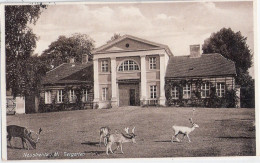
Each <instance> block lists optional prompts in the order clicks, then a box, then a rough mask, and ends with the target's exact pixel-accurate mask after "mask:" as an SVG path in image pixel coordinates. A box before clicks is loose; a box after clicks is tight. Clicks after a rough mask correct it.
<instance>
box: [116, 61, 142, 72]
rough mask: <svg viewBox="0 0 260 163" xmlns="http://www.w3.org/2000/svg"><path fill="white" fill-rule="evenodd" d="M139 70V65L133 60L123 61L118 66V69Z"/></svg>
mask: <svg viewBox="0 0 260 163" xmlns="http://www.w3.org/2000/svg"><path fill="white" fill-rule="evenodd" d="M134 70H139V66H138V64H137V63H136V62H135V61H132V60H127V61H124V62H123V63H122V64H121V65H120V66H119V68H118V71H134Z"/></svg>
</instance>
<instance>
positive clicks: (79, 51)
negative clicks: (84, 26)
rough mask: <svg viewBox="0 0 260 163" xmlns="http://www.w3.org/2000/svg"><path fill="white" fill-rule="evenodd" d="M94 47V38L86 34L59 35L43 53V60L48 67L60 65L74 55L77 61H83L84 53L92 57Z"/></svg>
mask: <svg viewBox="0 0 260 163" xmlns="http://www.w3.org/2000/svg"><path fill="white" fill-rule="evenodd" d="M93 49H94V40H93V39H91V38H90V37H89V36H88V35H86V34H79V33H76V34H73V35H72V36H71V37H66V36H59V38H58V39H57V40H56V41H54V42H52V43H51V44H50V45H49V48H48V49H46V50H44V52H43V53H42V55H41V60H42V61H44V62H45V63H46V64H48V67H49V68H51V66H54V67H56V66H59V65H60V64H62V63H65V62H67V61H68V59H69V58H71V57H74V59H75V62H81V61H82V56H83V54H87V55H88V56H89V59H90V60H91V59H92V55H91V51H92V50H93Z"/></svg>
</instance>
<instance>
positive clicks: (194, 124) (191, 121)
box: [189, 118, 199, 128]
mask: <svg viewBox="0 0 260 163" xmlns="http://www.w3.org/2000/svg"><path fill="white" fill-rule="evenodd" d="M189 120H190V123H191V124H192V127H194V128H199V125H197V124H196V123H194V122H193V120H192V118H190V119H189Z"/></svg>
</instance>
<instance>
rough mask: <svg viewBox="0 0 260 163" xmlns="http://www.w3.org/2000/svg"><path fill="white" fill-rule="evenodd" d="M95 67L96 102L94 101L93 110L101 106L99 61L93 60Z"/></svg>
mask: <svg viewBox="0 0 260 163" xmlns="http://www.w3.org/2000/svg"><path fill="white" fill-rule="evenodd" d="M93 67H94V100H93V109H97V106H98V105H99V81H98V75H99V71H98V59H93Z"/></svg>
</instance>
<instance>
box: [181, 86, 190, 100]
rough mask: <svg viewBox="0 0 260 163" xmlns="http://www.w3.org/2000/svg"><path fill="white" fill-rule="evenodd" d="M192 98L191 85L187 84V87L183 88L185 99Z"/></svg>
mask: <svg viewBox="0 0 260 163" xmlns="http://www.w3.org/2000/svg"><path fill="white" fill-rule="evenodd" d="M190 97H191V85H190V84H186V86H184V87H183V98H184V99H189V98H190Z"/></svg>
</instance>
